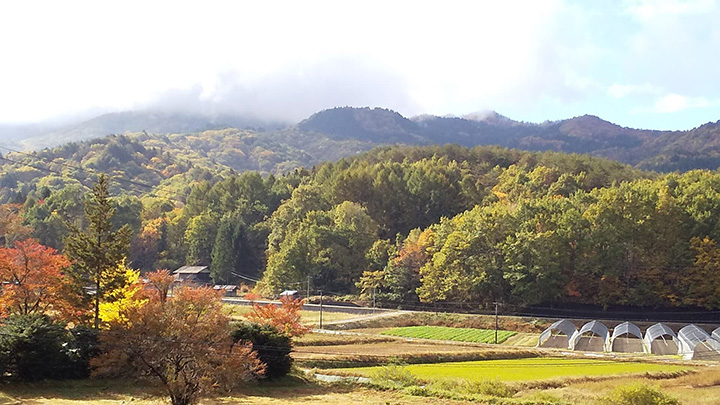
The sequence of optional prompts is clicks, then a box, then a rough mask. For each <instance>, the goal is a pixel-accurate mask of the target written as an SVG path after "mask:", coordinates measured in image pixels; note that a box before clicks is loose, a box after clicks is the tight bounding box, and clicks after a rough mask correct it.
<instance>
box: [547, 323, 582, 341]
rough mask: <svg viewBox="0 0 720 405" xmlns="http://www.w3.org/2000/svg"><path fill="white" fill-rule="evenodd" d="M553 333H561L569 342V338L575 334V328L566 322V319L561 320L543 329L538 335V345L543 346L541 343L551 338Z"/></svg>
mask: <svg viewBox="0 0 720 405" xmlns="http://www.w3.org/2000/svg"><path fill="white" fill-rule="evenodd" d="M553 331H559V332H562V333H563V334H565V335H566V336H567V338H568V341H569V340H570V338H571V337H572V336H573V335H574V334H575V333H576V332H577V328H576V327H575V325H574V324H573V323H572V322H570V321H568V320H567V319H561V320H559V321H557V322H555V323H553V324H552V325H550V327H549V328H547V329H545V330H544V331H543V332H542V333H541V334H540V340H539V343H538V344H543V342H545V341H546V340H548V339H549V338H550V336H552V333H553Z"/></svg>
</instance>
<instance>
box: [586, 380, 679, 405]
mask: <svg viewBox="0 0 720 405" xmlns="http://www.w3.org/2000/svg"><path fill="white" fill-rule="evenodd" d="M600 403H603V404H612V405H679V404H680V401H678V400H677V399H675V398H673V397H671V396H669V395H667V394H665V393H664V392H662V391H660V390H659V389H658V388H657V387H653V386H650V385H647V384H642V383H638V384H630V385H624V386H620V387H616V388H615V389H614V390H613V391H612V392H611V393H610V395H608V396H606V397H603V398H601V399H600Z"/></svg>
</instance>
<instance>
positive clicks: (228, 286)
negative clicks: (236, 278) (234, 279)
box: [213, 284, 238, 291]
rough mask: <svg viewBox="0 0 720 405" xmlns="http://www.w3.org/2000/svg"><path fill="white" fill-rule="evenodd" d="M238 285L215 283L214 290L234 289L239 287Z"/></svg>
mask: <svg viewBox="0 0 720 405" xmlns="http://www.w3.org/2000/svg"><path fill="white" fill-rule="evenodd" d="M237 288H238V287H237V286H236V285H232V284H215V285H214V286H213V290H226V291H232V290H235V289H237Z"/></svg>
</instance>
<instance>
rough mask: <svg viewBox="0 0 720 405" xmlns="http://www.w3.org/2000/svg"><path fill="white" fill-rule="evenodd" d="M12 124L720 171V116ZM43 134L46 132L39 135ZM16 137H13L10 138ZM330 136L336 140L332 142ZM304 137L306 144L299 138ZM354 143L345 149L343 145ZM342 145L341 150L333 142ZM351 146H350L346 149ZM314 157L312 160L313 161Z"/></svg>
mask: <svg viewBox="0 0 720 405" xmlns="http://www.w3.org/2000/svg"><path fill="white" fill-rule="evenodd" d="M4 128H10V129H11V130H12V131H11V132H8V135H9V136H11V138H10V140H6V147H7V146H8V145H11V146H13V147H15V148H20V149H24V150H37V149H40V148H41V147H42V146H46V145H49V146H55V145H60V144H63V143H66V142H75V141H83V140H88V139H93V138H99V137H103V136H105V135H108V134H123V133H137V132H143V131H144V132H146V133H153V134H192V133H197V132H202V131H205V130H221V129H225V128H237V129H241V130H249V131H251V132H253V133H254V134H256V135H257V136H260V137H262V138H263V139H266V140H274V139H276V140H277V141H274V142H276V143H277V142H280V143H284V144H292V147H293V148H299V149H303V148H305V145H312V146H310V148H314V147H315V146H317V145H319V144H323V145H324V146H323V148H315V149H317V150H304V152H306V153H308V154H310V155H312V156H314V157H315V158H314V159H312V161H313V162H315V161H317V160H318V159H320V160H323V157H326V159H337V158H338V157H342V156H347V153H352V152H350V151H351V150H354V151H355V153H357V152H362V151H364V150H368V149H370V148H372V147H373V146H377V145H389V144H397V143H400V144H408V145H431V144H448V143H449V144H458V145H461V146H467V147H474V146H481V145H497V146H502V147H510V148H518V149H524V150H530V151H544V150H553V151H558V152H567V153H587V154H590V155H592V156H597V157H603V158H608V159H612V160H616V161H619V162H622V163H627V164H630V165H633V166H636V167H638V168H642V169H648V170H655V171H665V172H667V171H676V170H681V171H683V170H690V169H695V168H700V169H717V168H718V167H720V121H718V122H714V123H713V122H708V123H705V124H703V125H701V126H699V127H696V128H693V129H689V130H680V131H662V130H648V129H638V128H628V127H623V126H620V125H617V124H615V123H612V122H610V121H607V120H604V119H602V118H600V117H598V116H595V115H589V114H586V115H581V116H576V117H572V118H568V119H563V120H557V121H545V122H542V123H528V122H521V121H515V120H513V119H511V118H508V117H506V116H503V115H501V114H499V113H497V112H495V111H484V112H480V113H476V114H469V115H466V116H464V117H454V116H444V117H441V116H434V115H419V116H414V117H410V118H408V117H404V116H403V115H401V114H400V113H398V112H396V111H393V110H390V109H386V108H370V107H335V108H330V109H326V110H322V111H318V112H316V113H314V114H312V115H311V116H309V117H308V118H306V119H304V120H302V121H300V122H298V123H296V124H292V125H286V124H285V123H280V122H264V121H262V120H259V119H251V118H243V117H242V116H241V115H224V116H207V115H200V114H183V113H169V112H161V111H126V112H119V113H108V114H103V115H100V116H98V117H95V118H92V119H90V120H86V121H83V122H81V123H76V124H73V125H68V126H65V127H63V128H60V129H55V130H52V131H49V132H48V131H47V130H46V131H45V132H43V131H42V129H43V128H44V127H42V126H36V127H35V128H34V130H35V133H34V135H32V136H28V133H29V132H32V131H30V130H23V129H22V128H20V127H18V126H0V135H2V132H3V129H4ZM38 131H40V134H38V133H37V132H38ZM6 138H8V136H6ZM325 138H327V139H328V140H329V141H330V142H326V139H325ZM296 139H302V140H303V141H302V142H298V141H296ZM347 142H350V143H353V144H354V146H352V147H347V148H346V147H345V146H342V145H340V144H342V143H347ZM331 144H332V145H335V147H339V151H337V152H336V151H333V150H331V149H332V148H330V145H331ZM346 149H347V150H346ZM307 161H308V162H309V161H310V160H307Z"/></svg>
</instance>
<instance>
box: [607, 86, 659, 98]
mask: <svg viewBox="0 0 720 405" xmlns="http://www.w3.org/2000/svg"><path fill="white" fill-rule="evenodd" d="M661 92H662V89H661V88H660V87H657V86H654V85H652V84H648V83H645V84H617V83H614V84H612V85H610V87H608V89H607V93H608V94H609V95H610V96H612V97H615V98H624V97H627V96H630V95H652V94H659V93H661Z"/></svg>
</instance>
